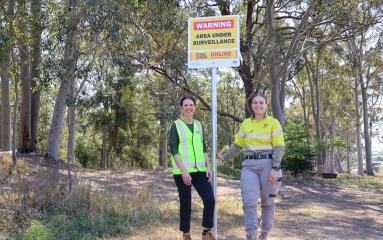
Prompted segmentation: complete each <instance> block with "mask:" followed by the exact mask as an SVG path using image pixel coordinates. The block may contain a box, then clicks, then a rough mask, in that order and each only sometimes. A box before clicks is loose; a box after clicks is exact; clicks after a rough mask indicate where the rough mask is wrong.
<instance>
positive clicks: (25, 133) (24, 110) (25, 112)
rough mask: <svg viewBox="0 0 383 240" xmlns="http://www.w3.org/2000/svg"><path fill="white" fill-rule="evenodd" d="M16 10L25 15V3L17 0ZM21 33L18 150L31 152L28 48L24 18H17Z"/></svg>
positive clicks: (19, 40)
mask: <svg viewBox="0 0 383 240" xmlns="http://www.w3.org/2000/svg"><path fill="white" fill-rule="evenodd" d="M17 12H18V15H19V16H27V15H28V14H27V10H26V3H25V1H24V0H18V7H17ZM18 25H19V27H20V31H21V34H19V35H18V36H17V44H18V48H19V56H20V63H19V65H20V80H21V81H20V82H21V105H20V128H19V138H18V139H19V143H18V152H20V153H29V152H32V142H31V80H30V74H29V66H30V63H29V49H28V45H27V41H28V40H27V38H28V36H27V25H26V22H25V19H22V18H20V17H19V18H18Z"/></svg>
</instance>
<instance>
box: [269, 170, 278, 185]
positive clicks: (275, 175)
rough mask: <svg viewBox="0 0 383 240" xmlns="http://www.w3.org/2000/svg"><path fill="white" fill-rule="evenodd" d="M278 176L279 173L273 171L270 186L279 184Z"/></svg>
mask: <svg viewBox="0 0 383 240" xmlns="http://www.w3.org/2000/svg"><path fill="white" fill-rule="evenodd" d="M277 174H278V171H276V170H274V169H271V172H270V176H269V184H270V185H273V184H275V183H276V182H277V177H278V176H277Z"/></svg>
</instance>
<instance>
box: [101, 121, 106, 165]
mask: <svg viewBox="0 0 383 240" xmlns="http://www.w3.org/2000/svg"><path fill="white" fill-rule="evenodd" d="M101 167H102V168H103V169H107V168H108V125H107V124H105V125H104V126H103V129H102V154H101Z"/></svg>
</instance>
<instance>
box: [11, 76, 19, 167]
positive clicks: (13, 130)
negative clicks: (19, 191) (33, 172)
mask: <svg viewBox="0 0 383 240" xmlns="http://www.w3.org/2000/svg"><path fill="white" fill-rule="evenodd" d="M18 84H19V83H18V81H17V79H16V81H15V95H16V99H15V102H14V104H13V117H12V162H13V167H16V161H17V157H16V121H17V117H16V115H17V108H18V105H19V91H18V89H17V85H18Z"/></svg>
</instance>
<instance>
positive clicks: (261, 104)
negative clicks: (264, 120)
mask: <svg viewBox="0 0 383 240" xmlns="http://www.w3.org/2000/svg"><path fill="white" fill-rule="evenodd" d="M251 109H252V110H253V112H254V114H255V115H265V113H266V109H267V104H266V99H264V98H263V97H261V96H256V97H254V98H253V99H252V100H251Z"/></svg>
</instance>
